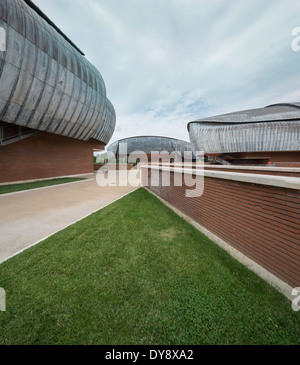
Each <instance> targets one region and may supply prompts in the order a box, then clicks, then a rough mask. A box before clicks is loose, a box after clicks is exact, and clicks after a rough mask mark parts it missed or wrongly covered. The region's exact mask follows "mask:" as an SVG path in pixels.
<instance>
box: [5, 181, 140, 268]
mask: <svg viewBox="0 0 300 365" xmlns="http://www.w3.org/2000/svg"><path fill="white" fill-rule="evenodd" d="M83 177H86V178H88V179H89V180H85V181H81V182H76V183H71V184H64V185H56V186H52V187H47V188H42V189H35V190H27V191H23V192H19V193H14V194H7V195H0V263H1V262H3V261H5V260H6V259H8V258H9V257H11V256H13V255H15V254H16V253H18V252H20V251H22V250H24V249H26V248H27V247H29V246H31V245H33V244H34V243H36V242H37V241H40V240H43V239H44V238H45V237H47V236H49V235H52V234H54V233H55V232H57V231H59V230H61V229H63V228H65V227H67V226H68V225H70V224H72V223H74V222H76V221H78V220H80V219H82V218H84V217H86V216H87V215H89V214H91V213H93V212H95V211H97V210H99V209H101V208H103V207H104V206H106V205H108V204H110V203H112V202H113V201H115V200H117V199H119V198H121V197H122V196H124V195H126V194H128V193H130V192H132V191H133V190H135V189H136V187H132V186H106V187H99V186H98V185H97V182H96V174H90V175H86V176H83Z"/></svg>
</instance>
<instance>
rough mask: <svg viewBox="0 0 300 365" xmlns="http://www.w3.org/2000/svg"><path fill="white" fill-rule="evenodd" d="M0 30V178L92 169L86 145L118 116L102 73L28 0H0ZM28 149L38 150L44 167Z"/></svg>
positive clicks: (99, 143)
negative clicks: (19, 157) (18, 159)
mask: <svg viewBox="0 0 300 365" xmlns="http://www.w3.org/2000/svg"><path fill="white" fill-rule="evenodd" d="M0 30H1V32H0V37H1V39H0V149H1V159H0V164H1V168H2V169H1V170H2V174H1V177H0V182H3V181H15V180H16V181H17V180H20V179H21V180H27V179H34V178H42V177H48V176H49V175H50V176H58V175H68V174H74V173H82V172H84V173H85V172H89V171H93V166H92V162H91V161H92V159H93V153H92V151H93V149H100V150H101V149H104V145H106V144H107V143H108V142H109V140H110V139H111V136H112V134H113V132H114V129H115V124H116V114H115V110H114V107H113V105H112V103H111V102H110V101H109V100H108V98H107V97H106V89H105V84H104V81H103V78H102V76H101V74H100V73H99V71H98V70H97V69H96V68H95V67H94V66H93V65H92V64H91V63H90V62H89V61H88V60H87V59H86V58H85V57H84V54H83V53H82V52H81V51H80V49H78V47H77V46H76V45H75V44H74V43H73V42H72V41H71V40H70V39H69V38H68V37H67V36H66V35H65V34H64V33H62V31H61V30H60V29H59V28H58V27H57V26H56V25H55V24H54V23H53V22H52V21H51V20H50V19H49V18H48V17H47V16H46V15H45V14H44V13H42V11H41V10H40V9H39V8H37V7H36V6H35V4H34V3H33V2H32V1H30V0H1V1H0ZM28 137H30V138H28ZM24 139H26V142H25V141H24ZM28 141H30V142H28ZM42 145H44V146H45V147H44V150H43V149H42V148H41V146H42ZM63 146H65V150H63V148H62V147H63ZM68 146H69V149H68ZM58 150H59V151H60V155H56V156H55V154H57V151H58ZM46 151H47V153H48V155H46ZM88 153H89V157H87V154H88ZM20 154H21V155H24V159H25V156H26V166H27V169H26V172H25V170H24V169H25V167H24V168H23V166H24V163H25V162H24V161H23V163H21V162H20V166H19V165H17V163H16V162H14V166H12V164H11V160H13V156H14V155H20ZM80 154H81V155H80ZM83 154H86V157H85V158H84V157H83ZM34 155H43V156H44V157H43V161H42V163H43V165H44V170H45V171H44V172H43V173H39V172H38V171H41V166H39V167H38V168H36V170H35V171H33V170H34V169H33V164H34V163H35V162H36V161H33V159H32V156H34ZM63 160H65V161H67V162H66V166H67V165H68V166H71V165H72V164H73V168H68V167H66V166H65V167H66V168H62V161H63ZM84 160H85V162H84ZM74 161H75V162H74ZM30 163H31V164H30ZM76 163H77V166H79V165H80V164H81V167H80V168H79V167H76V166H75V164H76ZM29 164H30V165H29ZM87 165H88V166H89V167H88V168H87V167H85V166H87ZM50 166H51V169H49V167H50ZM22 168H23V170H22ZM47 168H48V170H49V171H46V170H47ZM11 170H13V171H15V172H16V171H19V175H18V176H17V173H13V172H12V171H11ZM29 170H30V171H32V172H31V173H30V174H29V172H28V171H29ZM21 171H23V172H22V173H21ZM21 175H22V176H21ZM5 176H6V177H5Z"/></svg>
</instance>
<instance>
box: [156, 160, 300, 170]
mask: <svg viewBox="0 0 300 365" xmlns="http://www.w3.org/2000/svg"><path fill="white" fill-rule="evenodd" d="M185 164H188V163H186V162H185ZM160 165H161V166H170V164H168V163H160ZM172 165H174V164H172ZM180 165H181V164H180V163H179V164H178V167H180ZM174 166H175V165H174ZM191 166H193V168H195V167H197V165H192V164H191ZM200 166H204V168H207V169H217V170H222V169H223V170H253V171H275V172H299V173H300V167H276V166H254V165H253V166H251V165H249V166H238V165H205V164H204V165H200Z"/></svg>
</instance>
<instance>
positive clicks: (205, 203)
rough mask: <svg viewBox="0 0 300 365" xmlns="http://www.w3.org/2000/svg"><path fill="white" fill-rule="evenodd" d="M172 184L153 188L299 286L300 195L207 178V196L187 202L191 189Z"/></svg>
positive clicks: (264, 265)
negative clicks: (188, 190) (187, 194)
mask: <svg viewBox="0 0 300 365" xmlns="http://www.w3.org/2000/svg"><path fill="white" fill-rule="evenodd" d="M143 171H144V173H147V169H143ZM148 173H149V176H150V175H151V170H149V172H148ZM172 175H173V173H172V174H171V176H172ZM173 176H174V175H173ZM149 181H150V179H149ZM173 185H174V184H172V178H171V186H170V187H163V186H159V187H148V188H149V189H150V190H151V191H153V192H154V193H156V194H157V195H158V196H160V197H161V198H162V199H164V200H165V201H167V202H169V203H170V204H172V205H173V206H174V207H175V208H177V209H178V210H180V211H181V212H183V213H185V214H186V215H187V216H189V217H190V218H192V219H193V220H194V221H196V222H198V223H199V224H200V225H202V226H203V227H204V228H206V229H207V230H209V231H210V232H212V233H214V234H215V235H216V236H218V237H220V238H221V239H223V240H224V241H225V242H227V243H228V244H230V245H231V246H233V247H234V248H236V249H237V250H239V251H240V252H242V253H243V254H244V255H246V256H247V257H249V258H250V259H252V260H253V261H255V262H256V263H258V264H259V265H261V266H262V267H264V268H265V269H267V270H268V271H269V272H271V273H272V274H274V275H275V276H276V277H278V278H279V279H281V280H283V281H284V282H286V283H287V284H289V285H290V286H292V287H299V286H300V265H299V262H300V191H299V190H293V189H286V188H277V187H272V186H263V185H258V184H250V183H244V182H237V181H231V180H222V179H216V178H209V177H205V179H204V193H203V195H202V196H201V197H194V198H186V197H185V192H186V189H187V188H186V186H184V185H183V186H179V187H178V186H173Z"/></svg>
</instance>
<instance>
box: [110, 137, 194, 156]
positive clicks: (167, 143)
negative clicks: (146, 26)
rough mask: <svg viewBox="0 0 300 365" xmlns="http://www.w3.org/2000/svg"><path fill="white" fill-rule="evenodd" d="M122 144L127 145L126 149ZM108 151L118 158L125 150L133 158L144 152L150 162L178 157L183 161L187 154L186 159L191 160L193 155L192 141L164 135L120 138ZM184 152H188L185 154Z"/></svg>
mask: <svg viewBox="0 0 300 365" xmlns="http://www.w3.org/2000/svg"><path fill="white" fill-rule="evenodd" d="M122 145H123V146H124V145H126V150H125V149H124V147H122ZM107 151H108V152H112V153H113V154H114V155H115V156H116V158H118V157H120V155H123V154H124V151H125V152H126V154H127V156H129V155H130V154H131V157H133V158H134V155H136V157H137V158H139V157H140V155H142V154H144V155H145V157H146V156H147V161H148V162H151V161H152V162H159V161H158V159H162V160H165V161H167V162H168V161H170V159H171V160H175V159H176V158H178V160H179V161H181V160H182V159H183V158H184V157H185V156H186V157H185V158H186V159H190V160H191V159H192V157H193V156H192V145H191V144H190V142H186V141H183V140H180V139H176V138H169V137H162V136H136V137H129V138H124V139H120V140H118V141H116V142H114V143H112V144H111V145H109V146H108V148H107ZM134 152H135V153H134ZM140 152H142V154H141V153H140ZM184 153H186V154H185V155H184ZM171 154H172V155H171ZM144 162H146V161H144Z"/></svg>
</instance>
